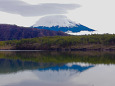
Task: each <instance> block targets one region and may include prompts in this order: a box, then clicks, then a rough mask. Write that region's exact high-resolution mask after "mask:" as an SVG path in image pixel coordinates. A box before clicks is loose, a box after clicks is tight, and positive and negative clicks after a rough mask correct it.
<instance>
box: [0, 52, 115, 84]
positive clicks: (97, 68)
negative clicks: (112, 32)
mask: <svg viewBox="0 0 115 86" xmlns="http://www.w3.org/2000/svg"><path fill="white" fill-rule="evenodd" d="M0 86H115V52H78V51H77V52H48V51H0Z"/></svg>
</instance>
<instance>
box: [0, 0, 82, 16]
mask: <svg viewBox="0 0 115 86" xmlns="http://www.w3.org/2000/svg"><path fill="white" fill-rule="evenodd" d="M78 7H80V5H78V4H58V3H44V4H43V3H42V4H37V5H31V4H28V3H26V2H23V1H20V0H0V11H3V12H7V13H12V14H19V15H22V16H26V17H28V16H43V15H48V14H64V13H67V11H68V10H73V9H75V8H78Z"/></svg>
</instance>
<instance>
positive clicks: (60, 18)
mask: <svg viewBox="0 0 115 86" xmlns="http://www.w3.org/2000/svg"><path fill="white" fill-rule="evenodd" d="M38 26H45V27H52V26H59V27H72V26H76V23H75V22H73V21H71V20H69V19H67V17H66V16H64V15H54V16H46V17H43V18H41V19H40V20H39V21H37V22H36V24H35V25H33V27H38Z"/></svg>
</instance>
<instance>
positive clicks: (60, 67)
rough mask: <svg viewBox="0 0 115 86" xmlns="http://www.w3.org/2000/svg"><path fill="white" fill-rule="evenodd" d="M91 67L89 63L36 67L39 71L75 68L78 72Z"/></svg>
mask: <svg viewBox="0 0 115 86" xmlns="http://www.w3.org/2000/svg"><path fill="white" fill-rule="evenodd" d="M91 67H94V66H93V65H89V66H86V67H85V66H80V65H72V66H71V67H70V66H67V65H63V66H55V67H49V68H40V69H38V70H39V71H46V70H52V71H60V70H76V71H79V72H83V71H85V70H87V69H89V68H91Z"/></svg>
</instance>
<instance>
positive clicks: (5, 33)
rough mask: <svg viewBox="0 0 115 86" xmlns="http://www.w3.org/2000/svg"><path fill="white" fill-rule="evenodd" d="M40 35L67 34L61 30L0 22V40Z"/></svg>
mask: <svg viewBox="0 0 115 86" xmlns="http://www.w3.org/2000/svg"><path fill="white" fill-rule="evenodd" d="M42 36H67V34H66V33H64V32H61V31H58V32H57V31H50V30H45V29H44V30H43V29H36V28H30V27H19V26H16V25H8V24H0V41H5V40H14V39H17V40H20V39H23V38H34V37H42Z"/></svg>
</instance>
